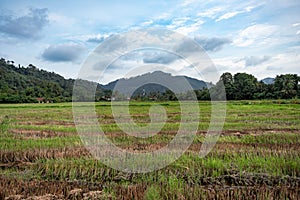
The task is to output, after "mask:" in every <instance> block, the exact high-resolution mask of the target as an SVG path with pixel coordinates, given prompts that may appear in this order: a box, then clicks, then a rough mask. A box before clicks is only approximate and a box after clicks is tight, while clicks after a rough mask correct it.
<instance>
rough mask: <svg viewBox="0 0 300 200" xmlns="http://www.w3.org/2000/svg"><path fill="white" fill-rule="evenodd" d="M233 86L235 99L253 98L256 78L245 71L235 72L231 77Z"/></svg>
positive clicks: (255, 89)
mask: <svg viewBox="0 0 300 200" xmlns="http://www.w3.org/2000/svg"><path fill="white" fill-rule="evenodd" d="M233 79H234V80H233V87H234V90H235V92H234V95H235V99H237V100H241V99H253V98H254V94H255V93H256V92H257V85H258V82H257V79H256V78H255V77H254V76H253V75H251V74H246V73H237V74H235V75H234V77H233Z"/></svg>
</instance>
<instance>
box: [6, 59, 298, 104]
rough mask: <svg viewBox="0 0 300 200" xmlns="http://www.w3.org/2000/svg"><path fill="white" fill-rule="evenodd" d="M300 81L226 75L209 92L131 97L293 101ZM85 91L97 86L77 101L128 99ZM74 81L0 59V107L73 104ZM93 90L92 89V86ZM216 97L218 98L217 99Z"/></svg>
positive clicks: (291, 77) (108, 92) (289, 77)
mask: <svg viewBox="0 0 300 200" xmlns="http://www.w3.org/2000/svg"><path fill="white" fill-rule="evenodd" d="M299 81H300V77H299V76H298V75H297V74H284V75H278V76H276V77H275V79H274V81H273V83H272V84H265V83H264V82H262V81H258V80H257V78H255V77H254V76H253V75H251V74H247V73H236V74H234V75H232V74H231V73H229V72H226V73H224V74H222V75H221V77H220V80H219V81H218V82H217V83H216V84H215V85H213V86H212V87H210V88H204V89H201V90H195V91H187V92H186V93H182V94H174V93H173V92H172V91H170V90H166V91H165V92H161V93H159V92H150V93H147V94H143V93H137V94H135V95H134V96H132V97H130V99H132V100H141V101H143V100H144V101H165V100H168V101H173V100H177V99H178V98H179V99H186V100H189V99H190V97H191V93H192V92H193V93H194V94H196V97H197V99H198V100H210V99H211V96H214V99H218V98H219V99H222V94H223V93H222V89H223V88H225V91H226V98H227V100H252V99H292V98H300V85H299ZM82 82H84V84H85V85H86V88H91V87H90V86H91V84H92V85H93V84H97V85H96V92H95V99H91V97H86V95H85V90H82V95H79V96H78V99H76V100H78V101H87V100H88V101H94V100H96V101H110V100H124V99H128V97H126V96H125V95H122V94H120V93H118V92H114V93H113V92H112V91H111V90H105V89H103V88H101V85H100V84H98V83H94V82H90V81H85V80H82ZM74 83H75V80H74V79H65V78H64V77H62V76H60V75H59V74H56V73H54V72H48V71H45V70H41V69H38V68H37V67H35V66H34V65H32V64H29V65H28V66H27V67H24V66H20V65H18V66H15V64H14V61H8V60H5V59H4V58H1V59H0V103H34V102H68V101H72V93H73V85H74ZM93 86H95V85H93ZM218 95H219V97H218Z"/></svg>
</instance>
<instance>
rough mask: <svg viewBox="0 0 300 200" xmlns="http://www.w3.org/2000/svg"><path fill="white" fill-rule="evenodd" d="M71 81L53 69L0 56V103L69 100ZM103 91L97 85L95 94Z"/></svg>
mask: <svg viewBox="0 0 300 200" xmlns="http://www.w3.org/2000/svg"><path fill="white" fill-rule="evenodd" d="M74 82H75V80H74V79H65V78H64V77H62V76H61V75H59V74H56V73H54V72H48V71H45V70H42V69H38V68H37V67H35V66H34V65H32V64H29V65H28V67H23V66H20V65H19V66H18V67H16V66H15V65H14V62H13V61H6V60H5V59H3V58H1V59H0V102H2V103H31V102H39V101H40V102H66V101H71V100H72V91H73V85H74ZM85 82H86V84H95V83H91V82H89V81H85ZM99 86H100V85H99ZM103 92H105V91H102V90H101V88H100V87H97V93H96V94H97V95H98V96H97V97H98V98H100V96H102V95H103Z"/></svg>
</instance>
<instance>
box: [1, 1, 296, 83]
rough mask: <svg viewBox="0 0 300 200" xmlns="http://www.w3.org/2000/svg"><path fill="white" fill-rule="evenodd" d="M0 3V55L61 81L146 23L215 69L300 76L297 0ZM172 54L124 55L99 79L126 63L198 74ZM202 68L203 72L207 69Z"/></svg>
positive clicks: (120, 72)
mask: <svg viewBox="0 0 300 200" xmlns="http://www.w3.org/2000/svg"><path fill="white" fill-rule="evenodd" d="M0 2H1V3H0V57H3V58H5V59H6V60H13V61H14V62H15V63H16V64H21V65H22V66H28V65H29V64H33V65H35V66H37V67H38V68H41V69H45V70H48V71H53V72H56V73H59V74H61V75H62V76H64V77H66V78H76V77H78V73H79V71H80V69H81V67H82V66H83V63H84V62H85V61H86V59H87V58H88V56H89V55H90V54H91V52H93V51H94V50H95V49H96V48H97V47H98V46H99V45H101V44H102V43H104V42H105V41H107V40H108V39H109V38H112V37H113V36H116V35H118V34H123V33H126V32H128V31H132V30H144V29H148V28H164V29H168V30H172V31H175V32H176V33H179V34H182V35H184V36H186V37H188V38H190V39H192V40H194V41H196V42H197V43H198V44H199V45H201V46H202V47H203V49H204V50H205V51H206V53H207V55H208V56H209V58H210V59H211V61H212V63H213V64H214V66H215V67H216V69H217V70H218V72H219V74H222V73H224V72H231V73H232V74H235V73H238V72H246V73H250V74H253V75H254V76H255V77H257V78H258V80H261V79H263V78H266V77H275V76H276V75H279V74H286V73H296V74H300V67H299V63H300V14H299V13H300V12H299V11H300V1H299V0H285V1H282V0H270V1H264V0H249V1H236V0H228V1H223V0H206V1H201V0H181V1H179V0H169V1H167V0H151V1H141V0H127V1H122V0H111V1H103V0H99V1H91V0H86V1H80V0H79V1H70V0H65V1H57V0H52V1H46V0H31V1H29V0H0ZM172 56H173V57H174V55H166V53H165V52H159V51H158V52H155V51H150V52H149V51H145V52H135V53H131V54H128V55H126V56H124V57H126V59H124V58H123V59H122V58H120V59H119V61H117V62H116V63H115V66H114V70H108V71H107V73H106V76H102V78H99V82H100V83H108V82H110V81H113V80H115V79H117V78H122V77H124V76H125V75H126V74H128V68H130V67H131V69H132V68H135V67H141V66H143V65H147V64H149V63H151V64H152V66H155V65H156V64H157V66H159V65H161V64H165V65H169V66H172V69H173V71H172V72H173V74H174V75H177V74H182V75H188V76H191V77H194V78H199V79H200V77H199V76H198V75H197V73H195V72H193V71H192V70H188V68H187V67H186V65H185V63H184V62H179V61H178V59H174V58H173V57H172ZM128 57H130V59H128ZM117 64H118V65H117ZM124 66H125V67H124ZM126 66H128V68H126ZM126 70H127V71H126ZM201 73H202V74H203V76H205V75H206V73H208V74H209V73H210V70H209V69H207V70H204V71H202V72H201ZM209 77H210V79H212V80H211V81H213V82H216V81H217V80H218V79H219V76H218V75H216V74H215V76H209Z"/></svg>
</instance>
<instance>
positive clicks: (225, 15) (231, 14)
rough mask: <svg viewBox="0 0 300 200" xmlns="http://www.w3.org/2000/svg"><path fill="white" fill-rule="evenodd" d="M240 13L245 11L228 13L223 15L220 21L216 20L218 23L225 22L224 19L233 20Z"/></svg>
mask: <svg viewBox="0 0 300 200" xmlns="http://www.w3.org/2000/svg"><path fill="white" fill-rule="evenodd" d="M240 13H243V11H234V12H228V13H226V14H224V15H222V16H221V17H219V18H218V19H216V22H218V21H221V20H224V19H229V18H232V17H234V16H236V15H238V14H240Z"/></svg>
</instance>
